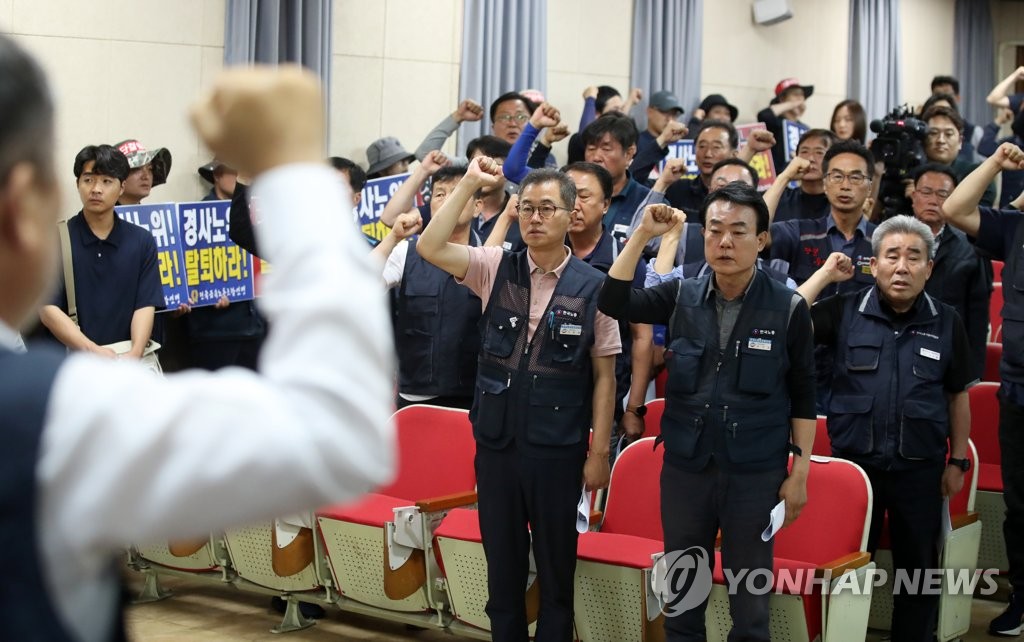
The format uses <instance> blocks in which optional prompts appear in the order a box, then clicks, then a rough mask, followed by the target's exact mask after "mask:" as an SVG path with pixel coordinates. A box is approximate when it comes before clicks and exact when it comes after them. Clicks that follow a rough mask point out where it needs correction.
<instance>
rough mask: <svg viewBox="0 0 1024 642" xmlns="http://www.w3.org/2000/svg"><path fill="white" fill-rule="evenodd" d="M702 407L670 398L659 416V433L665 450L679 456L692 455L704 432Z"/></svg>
mask: <svg viewBox="0 0 1024 642" xmlns="http://www.w3.org/2000/svg"><path fill="white" fill-rule="evenodd" d="M703 411H704V408H703V407H692V406H686V405H683V404H681V403H678V402H674V401H672V400H670V401H669V402H668V403H666V404H665V413H664V414H663V415H662V417H661V435H662V437H663V441H664V442H665V451H666V452H670V453H672V454H674V455H677V456H679V457H686V458H689V457H693V456H694V454H695V453H696V452H697V442H698V441H699V440H700V435H701V433H702V432H704V415H703Z"/></svg>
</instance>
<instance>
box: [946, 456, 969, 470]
mask: <svg viewBox="0 0 1024 642" xmlns="http://www.w3.org/2000/svg"><path fill="white" fill-rule="evenodd" d="M947 464H948V465H950V466H956V467H957V468H959V469H960V470H962V471H964V472H965V473H966V472H967V471H968V470H970V469H971V460H970V459H967V458H964V459H957V458H956V457H950V458H949V461H948V462H947Z"/></svg>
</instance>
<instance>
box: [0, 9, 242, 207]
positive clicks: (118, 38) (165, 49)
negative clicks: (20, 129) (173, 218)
mask: <svg viewBox="0 0 1024 642" xmlns="http://www.w3.org/2000/svg"><path fill="white" fill-rule="evenodd" d="M0 31H2V32H4V33H10V34H14V36H15V38H16V39H17V40H18V41H19V42H20V43H21V44H22V45H23V46H25V47H26V48H28V49H29V51H31V52H32V53H33V54H34V55H35V56H36V57H37V58H38V59H39V60H40V62H41V63H42V65H43V67H44V68H45V70H46V71H47V73H48V75H49V77H50V83H51V85H52V87H53V90H54V92H55V94H56V96H55V97H56V102H57V154H56V163H57V172H58V176H59V177H60V178H61V180H62V186H63V190H64V199H65V200H64V209H65V210H66V211H67V213H68V214H69V215H70V214H73V213H74V212H75V211H77V210H78V209H79V208H80V206H81V202H80V201H79V199H78V195H77V192H76V191H75V188H74V175H73V174H72V165H73V162H74V158H75V154H76V153H77V152H78V151H79V150H80V149H81V148H82V147H84V146H86V145H90V144H100V143H108V144H113V143H116V142H119V141H121V140H124V139H126V138H138V139H139V140H140V141H141V142H142V143H143V144H144V145H146V146H147V147H150V148H155V147H167V148H168V149H169V150H170V151H171V155H172V167H171V172H170V176H169V178H168V182H167V184H166V185H163V186H160V187H157V188H155V189H154V190H153V193H152V195H151V196H150V197H149V199H147V202H153V203H156V202H160V201H165V200H166V201H173V200H190V199H194V198H198V197H201V196H202V195H203V194H205V192H206V191H207V189H208V187H207V186H206V184H205V183H203V182H202V179H200V178H199V176H198V175H197V174H196V169H197V168H198V167H199V165H201V164H203V163H205V162H206V161H208V160H209V155H208V152H206V151H205V150H202V149H200V144H199V141H198V139H197V137H196V136H195V134H194V133H193V132H192V130H191V128H190V126H189V125H188V122H187V120H186V113H187V109H188V106H189V105H190V104H191V103H192V102H193V101H195V100H196V98H197V97H198V96H199V95H200V91H201V89H203V88H204V87H206V86H208V85H209V83H210V80H211V78H212V77H213V76H214V75H215V74H216V72H217V71H219V70H220V69H221V67H222V61H223V58H224V0H175V2H161V1H159V0H134V1H133V0H103V1H102V2H99V1H94V2H65V1H61V0H0ZM0 82H2V80H0Z"/></svg>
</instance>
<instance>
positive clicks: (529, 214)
mask: <svg viewBox="0 0 1024 642" xmlns="http://www.w3.org/2000/svg"><path fill="white" fill-rule="evenodd" d="M558 210H565V211H566V212H571V211H572V210H571V209H569V208H568V207H559V206H558V205H552V204H550V203H545V204H543V205H539V206H537V207H534V206H533V205H519V206H517V207H516V211H517V212H519V218H522V219H526V220H530V219H531V218H533V215H534V214H540V217H541V218H542V219H544V220H548V219H549V218H551V217H552V216H554V215H555V212H557V211H558Z"/></svg>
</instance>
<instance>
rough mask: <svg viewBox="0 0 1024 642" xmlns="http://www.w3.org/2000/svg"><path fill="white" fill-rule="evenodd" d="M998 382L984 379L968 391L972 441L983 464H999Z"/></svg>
mask: <svg viewBox="0 0 1024 642" xmlns="http://www.w3.org/2000/svg"><path fill="white" fill-rule="evenodd" d="M998 391H999V384H998V383H991V382H986V381H983V382H981V383H979V384H977V385H975V386H973V387H971V389H970V390H968V391H967V395H968V397H969V399H970V400H971V441H973V442H974V446H975V447H976V448H977V449H978V460H979V461H980V462H981V463H983V464H995V465H999V463H1000V455H999V399H998V398H997V397H996V393H997V392H998Z"/></svg>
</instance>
